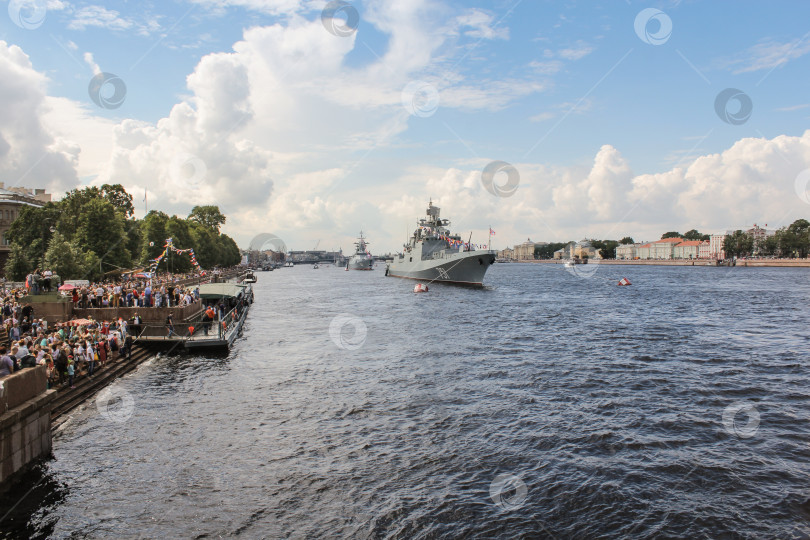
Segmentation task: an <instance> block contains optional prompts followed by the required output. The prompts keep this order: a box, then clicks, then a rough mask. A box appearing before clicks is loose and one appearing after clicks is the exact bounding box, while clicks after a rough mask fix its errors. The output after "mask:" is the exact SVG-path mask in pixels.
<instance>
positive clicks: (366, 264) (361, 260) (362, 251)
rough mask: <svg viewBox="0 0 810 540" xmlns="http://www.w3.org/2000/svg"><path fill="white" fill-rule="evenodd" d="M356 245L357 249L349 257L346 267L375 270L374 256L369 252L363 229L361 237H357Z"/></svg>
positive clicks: (349, 268) (348, 268)
mask: <svg viewBox="0 0 810 540" xmlns="http://www.w3.org/2000/svg"><path fill="white" fill-rule="evenodd" d="M354 245H355V247H356V248H357V249H355V252H354V255H352V256H351V257H350V258H349V262H347V263H346V269H347V270H373V269H374V258H373V257H372V256H371V253H369V252H368V242H366V239H365V238H363V231H360V238H358V239H357V242H355V243H354Z"/></svg>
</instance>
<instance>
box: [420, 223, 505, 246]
mask: <svg viewBox="0 0 810 540" xmlns="http://www.w3.org/2000/svg"><path fill="white" fill-rule="evenodd" d="M419 228H420V229H422V230H423V231H425V232H427V233H430V234H435V235H436V236H437V237H438V238H440V239H441V240H444V241H445V242H447V243H448V244H450V245H451V246H453V247H459V246H464V248H465V249H469V248H470V247H471V246H472V247H473V248H475V249H487V245H486V244H474V243H468V242H464V241H462V240H457V239H455V238H450V237H449V236H447V235H445V234H442V233H440V232H438V231H437V230H436V229H434V228H433V227H428V226H426V225H419ZM490 232H491V234H495V233H494V231H492V229H490Z"/></svg>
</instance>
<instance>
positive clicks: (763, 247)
mask: <svg viewBox="0 0 810 540" xmlns="http://www.w3.org/2000/svg"><path fill="white" fill-rule="evenodd" d="M781 236H782V230H781V229H780V230H779V231H777V232H776V234H773V235H771V236H766V237H765V238H764V239H763V240H762V242H761V243H760V245H759V249H760V252H761V253H762V254H763V255H766V256H777V257H779V256H781V255H782V249H781V246H780V245H779V244H780V239H781Z"/></svg>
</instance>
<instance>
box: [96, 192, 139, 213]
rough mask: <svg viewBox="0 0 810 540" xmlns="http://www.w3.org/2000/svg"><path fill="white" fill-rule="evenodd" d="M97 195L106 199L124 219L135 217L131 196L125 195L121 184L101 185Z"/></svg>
mask: <svg viewBox="0 0 810 540" xmlns="http://www.w3.org/2000/svg"><path fill="white" fill-rule="evenodd" d="M98 193H99V195H100V196H101V197H102V198H104V199H107V200H108V201H109V202H110V204H112V205H113V206H114V207H115V209H116V210H117V211H118V212H121V213H122V214H124V216H125V217H131V216H133V215H135V206H133V204H132V195H130V194H129V193H127V190H126V189H124V186H122V185H121V184H103V185H102V186H101V189H100V190H99V191H98Z"/></svg>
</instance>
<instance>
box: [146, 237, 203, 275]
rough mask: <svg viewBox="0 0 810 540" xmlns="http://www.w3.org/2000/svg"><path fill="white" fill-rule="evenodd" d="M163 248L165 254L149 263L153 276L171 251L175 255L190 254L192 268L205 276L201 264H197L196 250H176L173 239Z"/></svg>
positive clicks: (168, 239) (168, 240)
mask: <svg viewBox="0 0 810 540" xmlns="http://www.w3.org/2000/svg"><path fill="white" fill-rule="evenodd" d="M163 248H164V249H163V253H161V254H160V255H158V256H157V258H155V259H151V260H150V261H149V271H150V272H151V273H152V274H154V273H155V270H156V269H157V266H158V265H159V264H160V261H162V260H163V258H164V257H165V256H166V255H167V254H168V253H169V250H171V251H174V252H175V253H180V254H183V253H188V254H189V257H190V258H191V264H192V266H194V268H196V269H197V270H199V271H200V275H203V276H204V275H205V270H203V269H202V267H201V266H200V263H198V262H197V256H196V255H195V254H194V248H186V249H179V248H176V247H174V244H173V243H172V239H171V238H167V239H166V243H165V244H164V245H163Z"/></svg>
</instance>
